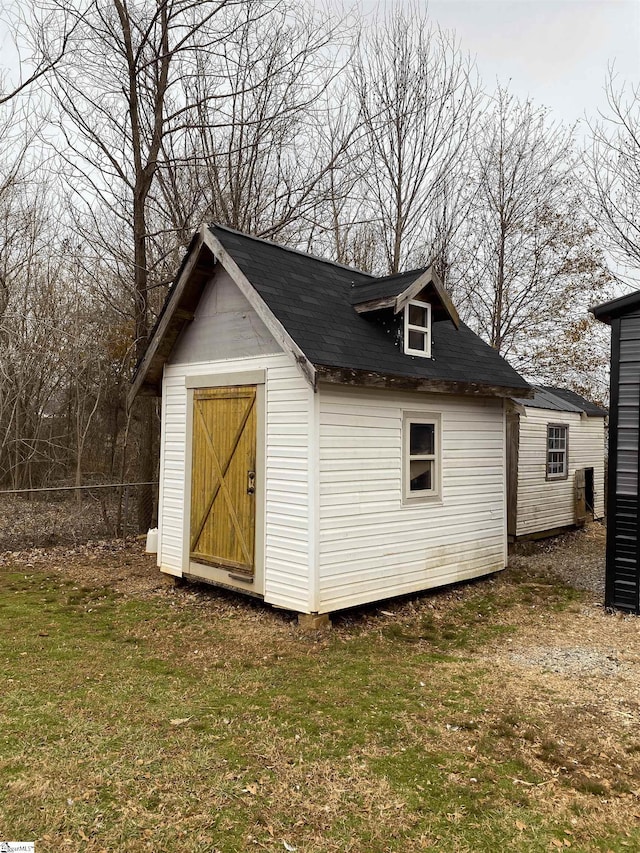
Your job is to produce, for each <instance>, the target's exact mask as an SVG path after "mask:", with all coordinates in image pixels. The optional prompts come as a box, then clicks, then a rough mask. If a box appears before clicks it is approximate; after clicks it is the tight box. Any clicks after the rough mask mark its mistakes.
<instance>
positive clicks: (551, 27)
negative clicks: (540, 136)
mask: <svg viewBox="0 0 640 853" xmlns="http://www.w3.org/2000/svg"><path fill="white" fill-rule="evenodd" d="M428 9H429V15H430V17H431V18H432V20H434V21H436V22H437V23H439V24H440V25H441V26H442V27H444V28H446V29H454V30H455V31H456V33H457V34H458V37H459V39H460V41H461V44H462V47H463V48H464V49H465V50H468V51H469V52H470V53H471V54H472V55H474V56H475V57H476V60H477V64H478V68H479V70H480V74H481V76H482V78H483V80H484V83H485V85H486V87H487V89H490V88H491V87H492V85H493V83H494V81H495V80H496V78H498V79H499V80H500V82H501V83H506V82H507V81H511V82H510V88H511V89H512V91H513V92H514V94H518V95H519V96H525V97H526V96H530V97H531V98H532V99H533V100H534V101H535V102H536V103H537V104H539V105H544V106H547V107H549V108H550V109H552V110H553V115H554V116H555V117H557V118H562V119H564V120H565V121H568V122H574V121H576V120H582V119H584V114H585V112H586V113H587V114H589V115H594V114H595V113H596V111H597V110H598V108H599V107H600V108H604V105H605V98H604V93H603V84H604V80H605V77H606V73H607V65H608V63H611V62H615V67H616V70H617V72H618V74H619V77H620V79H621V80H622V79H624V80H627V81H629V82H630V83H635V84H636V85H637V84H638V83H640V0H431V2H429V4H428Z"/></svg>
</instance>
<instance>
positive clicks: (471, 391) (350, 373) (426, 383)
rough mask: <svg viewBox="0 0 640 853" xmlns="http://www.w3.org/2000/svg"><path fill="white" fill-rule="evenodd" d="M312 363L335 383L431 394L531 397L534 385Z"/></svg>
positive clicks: (321, 377) (319, 376)
mask: <svg viewBox="0 0 640 853" xmlns="http://www.w3.org/2000/svg"><path fill="white" fill-rule="evenodd" d="M314 367H315V369H316V378H317V379H318V381H320V382H328V383H331V384H337V385H354V386H362V385H365V386H368V387H372V388H390V389H394V390H397V391H424V392H429V393H433V394H457V395H461V396H474V397H520V398H521V399H523V398H529V397H533V394H534V391H533V388H531V387H530V386H526V387H522V386H514V387H511V386H507V385H489V384H485V383H481V382H460V381H455V380H450V379H430V378H428V377H426V376H425V377H422V376H400V375H397V374H389V373H377V372H375V371H370V370H356V369H354V368H351V367H333V366H330V365H326V364H315V365H314Z"/></svg>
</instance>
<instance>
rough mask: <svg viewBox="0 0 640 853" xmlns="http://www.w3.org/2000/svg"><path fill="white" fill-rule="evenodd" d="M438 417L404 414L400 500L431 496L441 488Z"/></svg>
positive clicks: (408, 500)
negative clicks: (401, 490) (402, 484)
mask: <svg viewBox="0 0 640 853" xmlns="http://www.w3.org/2000/svg"><path fill="white" fill-rule="evenodd" d="M439 432H440V416H439V415H423V414H418V413H415V414H413V413H412V414H407V413H405V415H404V417H403V460H402V464H403V482H404V486H403V500H404V501H405V502H411V501H414V500H417V499H420V498H432V497H434V496H437V495H438V494H439V491H440V487H439V482H440V480H439V478H440V458H439V456H440V450H439V442H440V439H439Z"/></svg>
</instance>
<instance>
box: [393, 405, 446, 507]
mask: <svg viewBox="0 0 640 853" xmlns="http://www.w3.org/2000/svg"><path fill="white" fill-rule="evenodd" d="M414 423H418V424H433V427H434V446H433V450H434V452H433V454H424V455H423V454H417V455H414V456H411V455H410V453H409V440H410V434H411V429H410V427H411V424H414ZM441 425H442V418H441V415H440V413H439V412H438V413H435V412H403V413H402V502H403V503H404V504H407V505H411V506H413V505H415V504H419V503H433V502H440V501H441V500H442V451H441V447H442V444H441V438H440V436H441ZM412 459H433V462H434V465H433V467H434V471H433V488H431V489H423V490H422V491H419V492H417V491H416V492H412V491H411V490H410V483H411V475H410V462H411V460H412Z"/></svg>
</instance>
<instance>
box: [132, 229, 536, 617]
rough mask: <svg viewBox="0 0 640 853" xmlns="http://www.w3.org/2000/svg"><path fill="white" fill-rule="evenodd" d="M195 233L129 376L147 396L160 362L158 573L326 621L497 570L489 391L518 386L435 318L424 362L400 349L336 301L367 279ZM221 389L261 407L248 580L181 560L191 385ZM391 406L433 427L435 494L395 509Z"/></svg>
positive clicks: (497, 450)
mask: <svg viewBox="0 0 640 853" xmlns="http://www.w3.org/2000/svg"><path fill="white" fill-rule="evenodd" d="M209 230H211V231H212V233H211V234H210V235H209V234H207V231H206V229H205V230H203V231H202V232H201V235H200V237H201V239H198V240H195V241H194V242H193V243H192V247H193V248H192V251H193V252H197V253H198V260H197V261H196V262H195V263H192V264H189V258H188V257H187V259H185V262H183V266H182V268H181V272H180V274H179V275H178V277H177V279H176V284H175V285H174V288H173V289H172V291H171V292H170V294H169V297H168V300H167V305H166V307H165V309H164V311H163V313H162V314H161V317H160V320H159V321H158V324H157V325H156V331H155V333H154V337H153V339H152V342H151V344H150V347H149V349H148V351H147V354H146V355H145V356H144V357H143V359H142V360H141V362H140V365H139V367H138V372H137V375H136V380H135V381H136V384H135V385H134V388H137V389H141V388H143V387H145V384H146V385H147V386H148V390H153V389H154V388H155V387H156V385H157V379H156V377H157V375H158V370H159V369H160V368H161V369H162V379H161V388H162V396H163V411H162V435H161V454H162V458H161V467H160V471H161V482H160V508H159V528H160V529H159V552H158V563H159V565H160V568H161V570H162V571H163V572H166V573H169V574H173V575H176V576H185V577H190V578H200V579H205V580H207V581H209V582H213V583H219V584H222V585H224V586H230V587H232V588H234V589H238V590H240V591H244V592H248V593H250V594H253V595H258V596H260V597H262V598H264V600H265V601H266V602H268V603H270V604H273V605H275V606H278V607H283V608H287V609H290V610H294V611H298V612H300V613H326V612H331V611H332V610H337V609H342V608H344V607H351V606H356V605H359V604H364V603H366V602H370V601H376V600H380V599H383V598H388V597H390V596H394V595H400V594H404V593H409V592H416V591H419V590H422V589H427V588H430V587H433V586H439V585H442V584H447V583H453V582H457V581H460V580H465V579H468V578H471V577H477V576H479V575H482V574H486V573H488V572H494V571H497V570H499V569H502V568H504V565H505V562H506V542H507V537H506V477H505V398H507V397H510V396H513V395H514V394H516V393H517V394H518V396H520V397H526V396H527V395H528V394H530V393H531V392H530V390H529V386H528V385H527V383H525V382H524V380H523V379H522V378H521V377H520V376H519V375H518V374H517V373H516V372H515V371H513V370H512V369H511V368H510V367H509V366H508V365H506V363H505V362H503V360H502V359H501V358H500V356H498V355H497V353H495V352H494V351H493V350H491V348H490V347H488V346H487V345H486V344H484V343H482V342H481V341H479V339H477V337H476V336H475V335H473V333H472V332H471V331H470V330H469V329H468V328H467V327H465V326H464V324H460V326H459V328H456V326H455V324H454V322H452V318H451V317H450V316H444V314H442V319H441V320H439V321H438V322H436V323H435V327H436V328H435V329H434V334H433V355H434V358H432V359H425V358H411V357H409V356H404V355H403V354H402V353H401V351H399V350H398V349H397V346H396V344H395V342H394V339H393V338H392V336H390V335H389V334H387V333H386V332H384V333H383V334H380V331H379V328H378V326H377V325H376V324H377V323H378V318H377V317H376V316H371V315H369V316H362V315H359V314H358V313H357V312H356V311H355V309H354V307H353V305H352V299H353V295H352V289H353V288H352V286H351V284H352V280H353V279H354V278H355V279H357V280H358V281H359V282H360V283H362V282H364V281H375V280H373V279H372V277H370V276H366V275H365V274H362V273H359V272H358V271H354V270H349V269H348V268H345V267H341V266H339V265H333V264H331V263H330V262H326V261H322V260H320V259H317V258H313V257H311V256H306V255H303V254H301V253H299V252H293V251H291V250H287V249H283V248H281V247H277V246H274V245H273V244H269V243H265V242H264V241H260V240H256V239H255V238H248V237H244V236H243V235H239V234H238V233H237V232H232V231H229V230H227V229H221V228H218V227H215V229H209ZM188 270H191V272H188ZM185 275H186V277H187V278H186V279H185ZM429 275H430V274H429ZM189 276H192V277H193V278H192V279H190V278H189ZM418 278H420V274H419V275H418ZM413 280H414V281H415V280H416V277H415V276H414V278H413ZM410 284H411V282H409V283H408V284H407V282H406V281H405V282H404V288H405V289H406V287H407V286H409V287H410ZM398 286H399V285H398V283H397V282H395V283H394V284H393V287H394V288H396V287H398ZM381 287H387V283H383V284H382V285H381ZM434 294H435V291H434ZM397 296H398V293H395V295H394V299H395V298H396V297H397ZM434 298H435V295H434ZM385 310H387V309H385ZM388 310H389V311H390V314H392V313H393V309H392V308H391V309H388ZM438 310H439V311H441V310H442V309H441V308H438ZM171 316H174V317H180V318H181V319H180V321H179V322H180V324H181V325H180V329H179V330H178V331H176V329H177V327H176V326H175V325H172V323H173V321H172V320H171ZM184 317H189V319H188V320H184V319H183V318H184ZM167 341H169V343H167ZM307 348H309V349H310V350H311V352H308V351H307ZM362 353H363V354H362ZM360 354H362V357H361V358H360ZM352 360H353V362H354V363H351V361H352ZM378 362H380V367H381V369H375V365H376V364H377V363H378ZM234 385H235V386H248V385H255V386H256V387H257V392H256V393H257V397H258V401H259V417H258V442H257V443H258V455H260V453H261V454H262V456H261V458H260V461H256V472H255V474H256V476H255V486H256V489H257V493H256V528H255V542H256V553H255V577H254V580H253V583H252V584H249V583H248V582H247V579H246V578H243V577H238V575H237V572H236V573H234V572H233V571H229V570H228V567H225V566H223V565H216V566H211V565H207V566H204V565H203V564H200V563H198V562H197V561H195V560H193V559H192V558H191V557H190V552H189V532H190V527H189V525H190V500H191V466H192V464H198V461H197V460H196V461H195V463H192V456H193V445H192V433H193V397H194V393H195V392H196V391H197V390H198V389H206V388H216V387H224V386H234ZM407 412H412V413H418V414H419V415H420V414H424V415H425V416H429V415H432V414H434V413H436V414H437V415H438V418H439V422H440V424H441V451H440V453H441V455H440V460H439V464H440V466H441V477H442V488H441V494H440V499H439V500H438V501H436V502H430V501H427V502H415V503H411V504H407V502H406V501H403V489H402V472H403V445H404V442H403V418H404V415H405V413H407ZM205 503H206V501H205ZM258 503H260V507H258ZM234 575H235V576H234Z"/></svg>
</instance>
